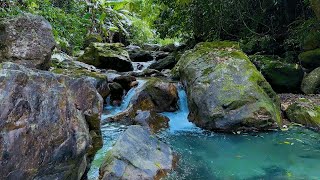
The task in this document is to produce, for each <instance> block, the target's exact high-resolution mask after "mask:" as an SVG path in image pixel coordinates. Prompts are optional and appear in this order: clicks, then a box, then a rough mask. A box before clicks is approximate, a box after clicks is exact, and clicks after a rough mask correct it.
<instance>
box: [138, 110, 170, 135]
mask: <svg viewBox="0 0 320 180" xmlns="http://www.w3.org/2000/svg"><path fill="white" fill-rule="evenodd" d="M134 124H137V125H141V126H144V127H147V128H150V130H151V132H153V133H155V132H158V131H159V130H161V129H163V128H168V127H169V118H167V117H165V116H163V115H160V114H158V113H156V112H154V111H137V116H136V117H135V118H134Z"/></svg>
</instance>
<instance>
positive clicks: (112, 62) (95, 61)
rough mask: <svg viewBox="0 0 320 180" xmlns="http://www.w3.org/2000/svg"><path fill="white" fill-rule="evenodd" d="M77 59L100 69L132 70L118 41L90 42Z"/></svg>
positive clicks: (127, 55) (127, 57)
mask: <svg viewBox="0 0 320 180" xmlns="http://www.w3.org/2000/svg"><path fill="white" fill-rule="evenodd" d="M78 60H79V61H81V62H84V63H86V64H90V65H93V66H95V67H97V68H100V69H113V70H116V71H119V72H127V71H132V70H133V66H132V63H131V60H130V57H129V54H128V52H127V51H126V50H125V48H124V46H123V44H120V43H91V44H90V46H89V47H87V48H86V49H85V52H84V54H83V55H82V56H80V57H79V58H78Z"/></svg>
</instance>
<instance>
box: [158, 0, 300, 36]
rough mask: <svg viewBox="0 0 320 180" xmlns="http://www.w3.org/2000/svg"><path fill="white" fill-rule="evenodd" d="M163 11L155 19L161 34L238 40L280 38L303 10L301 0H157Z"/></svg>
mask: <svg viewBox="0 0 320 180" xmlns="http://www.w3.org/2000/svg"><path fill="white" fill-rule="evenodd" d="M158 2H159V3H163V4H164V6H163V7H162V8H163V11H162V13H161V15H160V19H159V20H158V22H157V25H158V26H157V28H158V30H159V32H160V34H161V37H162V38H164V37H182V38H186V37H187V38H194V39H196V40H197V41H212V40H215V39H229V40H239V39H242V38H244V37H251V36H257V37H265V36H266V35H268V36H272V38H277V39H281V38H282V37H277V36H284V35H285V34H284V33H283V32H286V30H287V26H288V25H289V24H290V23H291V22H293V21H294V20H295V19H296V18H297V17H299V16H301V15H303V13H304V12H305V9H306V7H305V2H303V0H290V1H289V0H258V1H256V0H243V1H239V0H229V1H225V0H158Z"/></svg>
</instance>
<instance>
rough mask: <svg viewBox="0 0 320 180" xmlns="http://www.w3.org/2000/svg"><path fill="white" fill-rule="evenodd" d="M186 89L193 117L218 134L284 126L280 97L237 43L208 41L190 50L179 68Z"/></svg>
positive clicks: (198, 122)
mask: <svg viewBox="0 0 320 180" xmlns="http://www.w3.org/2000/svg"><path fill="white" fill-rule="evenodd" d="M176 67H177V68H175V69H178V72H179V73H180V77H181V81H182V83H183V84H184V86H185V87H186V91H187V95H188V103H189V108H190V114H189V118H190V120H191V121H193V122H194V123H195V124H196V125H198V126H200V127H202V128H205V129H209V130H217V131H237V130H247V131H249V130H268V129H270V128H277V127H279V126H281V124H282V120H281V116H280V102H279V98H278V96H277V94H276V93H275V92H274V91H273V90H272V88H271V86H270V85H269V84H268V82H267V81H266V80H265V79H264V77H263V76H262V75H261V74H260V73H259V71H258V70H257V69H256V68H255V66H254V65H253V64H252V63H251V62H250V60H249V59H248V57H247V56H246V55H245V54H244V53H243V52H242V51H241V50H240V48H239V45H238V44H236V43H233V42H206V43H200V44H198V45H197V46H196V47H195V48H194V49H192V50H190V51H187V52H186V53H185V54H184V55H183V56H182V57H181V59H180V60H179V62H178V64H177V66H176Z"/></svg>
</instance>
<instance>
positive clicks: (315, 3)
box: [310, 0, 320, 19]
mask: <svg viewBox="0 0 320 180" xmlns="http://www.w3.org/2000/svg"><path fill="white" fill-rule="evenodd" d="M310 4H311V8H312V10H313V11H314V13H315V14H316V16H317V18H318V19H320V0H310Z"/></svg>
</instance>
